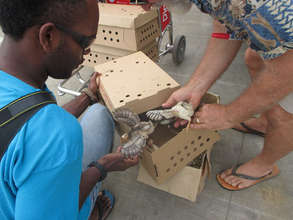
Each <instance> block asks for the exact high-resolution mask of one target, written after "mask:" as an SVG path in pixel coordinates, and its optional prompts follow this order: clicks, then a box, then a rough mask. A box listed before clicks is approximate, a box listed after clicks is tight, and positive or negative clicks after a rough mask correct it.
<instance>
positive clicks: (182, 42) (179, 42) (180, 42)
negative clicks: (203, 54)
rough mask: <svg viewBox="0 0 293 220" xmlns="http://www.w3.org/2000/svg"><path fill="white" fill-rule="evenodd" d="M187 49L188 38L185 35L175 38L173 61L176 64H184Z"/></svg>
mask: <svg viewBox="0 0 293 220" xmlns="http://www.w3.org/2000/svg"><path fill="white" fill-rule="evenodd" d="M185 48H186V38H185V36H184V35H179V36H177V37H176V38H175V41H174V47H173V49H172V56H173V61H174V63H176V64H178V65H179V64H180V63H182V61H183V60H184V55H185Z"/></svg>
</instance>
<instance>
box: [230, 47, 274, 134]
mask: <svg viewBox="0 0 293 220" xmlns="http://www.w3.org/2000/svg"><path fill="white" fill-rule="evenodd" d="M245 63H246V65H247V68H248V71H249V74H250V78H251V80H252V81H253V80H254V79H255V77H257V75H258V73H259V72H260V71H261V70H263V68H265V65H264V62H263V60H262V58H261V57H260V56H259V55H258V54H257V53H256V52H254V51H253V50H251V49H247V50H246V53H245ZM244 123H245V125H247V126H248V127H249V128H252V129H254V130H257V131H261V132H263V133H266V130H267V124H268V121H267V119H266V117H265V115H264V114H261V116H260V117H258V118H251V119H248V120H247V121H245V122H244ZM234 128H236V129H237V130H242V131H247V129H245V128H244V127H243V126H242V125H240V124H239V125H236V126H234Z"/></svg>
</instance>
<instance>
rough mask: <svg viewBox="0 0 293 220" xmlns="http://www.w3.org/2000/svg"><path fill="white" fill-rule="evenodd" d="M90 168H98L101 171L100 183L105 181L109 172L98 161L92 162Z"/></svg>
mask: <svg viewBox="0 0 293 220" xmlns="http://www.w3.org/2000/svg"><path fill="white" fill-rule="evenodd" d="M88 167H96V168H97V169H98V170H99V171H100V174H101V176H100V178H99V182H101V181H103V180H104V179H105V178H106V177H107V170H106V169H105V167H104V166H103V165H102V164H100V163H99V162H98V161H93V162H91V163H90V164H89V165H88Z"/></svg>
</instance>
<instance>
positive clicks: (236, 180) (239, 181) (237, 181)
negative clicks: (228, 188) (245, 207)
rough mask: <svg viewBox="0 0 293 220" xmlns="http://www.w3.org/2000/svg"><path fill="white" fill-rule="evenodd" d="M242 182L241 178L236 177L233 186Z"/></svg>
mask: <svg viewBox="0 0 293 220" xmlns="http://www.w3.org/2000/svg"><path fill="white" fill-rule="evenodd" d="M240 183H241V180H240V179H235V180H233V182H232V186H234V187H238V186H239V184H240Z"/></svg>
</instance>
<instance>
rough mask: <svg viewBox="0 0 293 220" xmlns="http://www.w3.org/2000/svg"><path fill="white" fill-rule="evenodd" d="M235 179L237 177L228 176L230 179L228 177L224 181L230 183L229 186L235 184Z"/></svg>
mask: <svg viewBox="0 0 293 220" xmlns="http://www.w3.org/2000/svg"><path fill="white" fill-rule="evenodd" d="M234 179H235V176H231V175H230V176H228V177H226V178H225V179H224V181H225V182H226V183H228V184H230V185H231V184H232V182H233V180H234Z"/></svg>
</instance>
